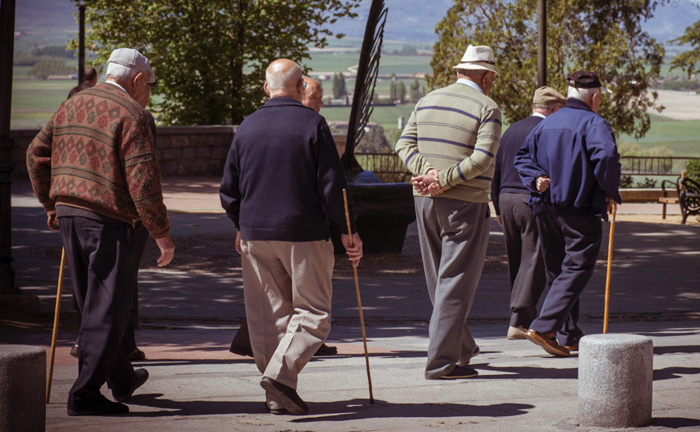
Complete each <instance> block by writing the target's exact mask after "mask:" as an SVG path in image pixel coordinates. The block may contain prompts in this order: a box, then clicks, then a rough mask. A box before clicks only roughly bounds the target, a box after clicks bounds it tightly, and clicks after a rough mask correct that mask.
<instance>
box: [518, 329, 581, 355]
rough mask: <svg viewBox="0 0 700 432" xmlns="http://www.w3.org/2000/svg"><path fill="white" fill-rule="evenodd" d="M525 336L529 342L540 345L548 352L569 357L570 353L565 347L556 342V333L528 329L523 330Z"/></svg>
mask: <svg viewBox="0 0 700 432" xmlns="http://www.w3.org/2000/svg"><path fill="white" fill-rule="evenodd" d="M525 337H526V338H527V340H529V341H530V342H532V343H534V344H537V345H539V346H541V347H542V348H543V349H544V350H545V351H547V352H548V353H550V354H552V355H554V356H557V357H569V356H570V355H571V353H570V352H569V350H568V349H566V348H565V347H563V346H561V345H559V342H557V337H556V333H554V332H549V333H540V332H538V331H536V330H533V329H530V330H528V331H527V332H525Z"/></svg>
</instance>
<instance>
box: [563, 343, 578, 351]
mask: <svg viewBox="0 0 700 432" xmlns="http://www.w3.org/2000/svg"><path fill="white" fill-rule="evenodd" d="M564 348H566V349H568V350H569V351H570V352H574V351H578V344H575V345H564Z"/></svg>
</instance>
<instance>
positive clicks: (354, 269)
mask: <svg viewBox="0 0 700 432" xmlns="http://www.w3.org/2000/svg"><path fill="white" fill-rule="evenodd" d="M343 200H344V201H345V222H347V224H348V237H349V238H350V247H352V230H351V229H350V213H349V212H348V194H347V192H346V191H345V189H343ZM352 272H353V273H354V275H355V292H356V293H357V308H358V309H359V310H360V327H361V328H362V343H363V345H364V347H365V364H366V365H367V382H368V383H369V403H371V404H373V403H374V395H372V376H371V375H370V373H369V354H368V353H367V335H366V333H365V319H364V317H363V316H362V300H361V299H360V283H359V282H358V281H357V266H356V265H355V261H352Z"/></svg>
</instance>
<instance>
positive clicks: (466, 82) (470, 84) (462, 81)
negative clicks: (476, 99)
mask: <svg viewBox="0 0 700 432" xmlns="http://www.w3.org/2000/svg"><path fill="white" fill-rule="evenodd" d="M457 83H458V84H464V85H465V86H468V87H471V88H473V89H475V90H478V91H479V93H481V94H484V91H483V90H481V87H479V84H477V83H475V82H474V81H469V80H468V79H464V78H460V79H458V80H457Z"/></svg>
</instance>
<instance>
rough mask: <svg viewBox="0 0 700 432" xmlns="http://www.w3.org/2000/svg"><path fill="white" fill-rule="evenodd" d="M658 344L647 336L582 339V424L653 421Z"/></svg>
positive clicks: (624, 424) (619, 424) (622, 425)
mask: <svg viewBox="0 0 700 432" xmlns="http://www.w3.org/2000/svg"><path fill="white" fill-rule="evenodd" d="M653 355H654V344H653V343H652V341H651V339H649V338H648V337H644V336H638V335H629V334H598V335H591V336H585V337H583V338H581V341H580V342H579V355H578V358H579V366H578V416H579V424H580V425H581V426H594V427H616V428H625V427H640V426H646V425H648V424H649V423H651V395H652V378H653V377H652V375H653V372H654V364H653Z"/></svg>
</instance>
